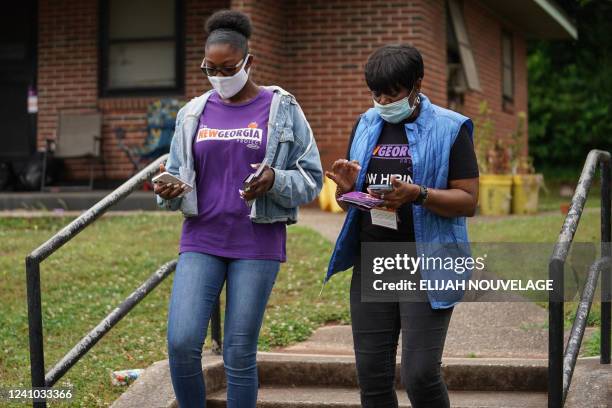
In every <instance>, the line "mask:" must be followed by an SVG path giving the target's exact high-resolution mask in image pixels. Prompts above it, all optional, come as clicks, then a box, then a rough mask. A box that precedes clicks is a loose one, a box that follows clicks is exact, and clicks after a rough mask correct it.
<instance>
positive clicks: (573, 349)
mask: <svg viewBox="0 0 612 408" xmlns="http://www.w3.org/2000/svg"><path fill="white" fill-rule="evenodd" d="M610 157H611V156H610V153H609V152H606V151H603V150H591V151H590V152H589V155H588V156H587V159H586V161H585V164H584V167H583V169H582V174H581V175H580V179H579V180H578V186H577V187H576V191H575V193H574V197H573V198H572V203H571V206H570V209H569V212H568V214H567V217H566V218H565V221H564V223H563V227H562V228H561V232H560V233H559V238H558V239H557V243H556V245H555V248H554V250H553V254H552V257H551V259H550V263H549V278H550V279H551V280H552V281H553V291H552V293H550V295H549V302H548V307H549V310H548V323H549V325H548V406H549V408H558V407H562V406H563V405H564V403H565V398H566V396H567V392H568V390H569V387H570V383H571V381H572V374H573V372H574V366H575V365H576V360H577V358H578V351H579V350H580V345H581V343H582V338H583V336H584V331H585V328H586V324H587V318H588V315H589V311H590V308H591V304H592V303H593V298H594V296H595V289H596V287H597V280H598V278H599V276H600V275H601V342H600V354H601V357H600V363H601V364H610V315H611V314H610V312H611V308H610V305H611V303H610V291H611V287H612V272H611V269H612V251H611V247H610V241H611V236H610V232H611V214H610V205H611V204H610V188H611V186H610V184H611V182H612V170H611V159H610ZM597 167H599V169H600V173H601V254H600V258H599V259H597V260H596V261H595V262H594V263H593V264H592V265H591V267H590V268H589V271H588V275H587V279H586V282H585V286H584V288H583V291H582V295H581V298H580V302H579V304H578V308H577V311H576V317H575V319H574V323H573V326H572V330H571V332H570V335H569V339H568V342H567V347H566V348H565V352H564V350H563V346H564V344H563V332H564V330H563V321H564V311H563V309H564V301H563V300H564V289H563V288H564V282H563V270H564V265H565V261H566V258H567V255H568V252H569V250H570V248H571V245H572V241H573V239H574V234H575V233H576V229H577V228H578V224H579V222H580V216H581V215H582V211H583V210H584V206H585V203H586V200H587V196H588V193H589V190H590V188H591V185H592V183H593V179H594V178H595V173H596V171H597Z"/></svg>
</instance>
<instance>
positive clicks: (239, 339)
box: [168, 252, 280, 408]
mask: <svg viewBox="0 0 612 408" xmlns="http://www.w3.org/2000/svg"><path fill="white" fill-rule="evenodd" d="M279 266H280V263H279V262H278V261H271V260H248V259H228V258H223V257H219V256H213V255H207V254H202V253H197V252H183V253H181V254H180V255H179V259H178V264H177V266H176V273H175V275H174V282H173V285H172V296H171V298H170V307H169V311H168V357H169V360H170V376H171V378H172V386H173V388H174V393H175V395H176V399H177V402H178V403H179V407H180V408H202V407H205V406H206V388H205V384H204V376H203V374H202V362H201V360H202V346H203V344H204V339H205V337H206V332H207V330H208V321H209V320H210V315H211V313H212V309H213V306H214V303H215V300H216V299H217V297H218V296H219V293H220V292H221V289H222V288H223V283H224V282H226V281H227V289H226V306H225V323H224V341H223V363H224V366H225V373H226V376H227V406H228V408H232V407H240V408H249V407H253V408H254V407H255V404H256V402H257V388H258V380H257V363H256V355H257V340H258V338H259V330H260V328H261V323H262V321H263V315H264V311H265V308H266V304H267V303H268V298H269V297H270V292H271V291H272V286H273V285H274V282H275V280H276V275H277V274H278V270H279Z"/></svg>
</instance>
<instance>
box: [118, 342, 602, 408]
mask: <svg viewBox="0 0 612 408" xmlns="http://www.w3.org/2000/svg"><path fill="white" fill-rule="evenodd" d="M257 360H258V372H259V381H260V384H261V387H260V392H259V402H258V405H257V406H258V407H263V408H280V407H282V408H306V407H307V408H313V407H325V408H351V407H359V406H360V404H359V388H358V385H357V378H356V373H355V361H354V358H352V357H350V356H334V355H304V354H288V353H268V352H259V353H258V356H257ZM398 363H399V362H398ZM546 363H547V361H546V360H543V359H514V358H513V359H499V358H498V359H492V358H482V359H481V358H445V359H444V360H443V363H442V370H443V376H444V379H445V381H446V384H447V386H448V388H449V393H450V399H451V405H452V406H453V407H466V408H467V407H526V408H529V407H545V406H546V405H547V401H546V398H547V394H546V380H547V369H546ZM202 368H203V370H204V375H205V377H206V388H207V392H208V398H209V402H210V404H209V405H208V406H209V407H213V408H214V407H225V401H226V399H225V398H226V379H225V371H224V369H223V361H222V360H221V357H220V356H217V355H212V354H210V352H206V354H205V355H204V358H203V360H202ZM396 377H397V379H398V381H397V383H396V387H397V388H396V389H397V395H398V398H399V401H400V406H401V407H408V406H410V405H409V403H408V399H407V396H406V393H405V391H404V390H403V389H402V388H401V385H400V380H399V373H397V375H396ZM609 401H612V368H611V367H610V366H609V365H600V364H599V361H598V359H597V358H580V359H579V360H578V363H577V366H576V371H575V372H574V377H573V379H572V387H571V388H570V392H569V394H568V399H567V403H566V408H584V407H589V408H591V407H592V408H595V407H597V408H607V407H609V405H608V402H609ZM133 407H158V408H162V407H163V408H178V405H177V403H176V399H175V397H174V392H173V389H172V384H171V381H170V372H169V367H168V360H163V361H159V362H157V363H155V364H153V365H152V366H151V367H149V368H148V369H146V370H145V371H144V372H143V373H142V375H141V376H140V377H139V378H138V380H136V381H135V382H134V383H133V384H132V385H131V386H130V387H129V388H128V389H127V390H126V392H125V393H123V395H121V396H120V397H119V398H118V399H117V400H116V401H115V402H114V403H113V404H112V405H111V408H133Z"/></svg>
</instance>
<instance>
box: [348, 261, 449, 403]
mask: <svg viewBox="0 0 612 408" xmlns="http://www.w3.org/2000/svg"><path fill="white" fill-rule="evenodd" d="M350 298H351V300H350V302H351V319H352V328H353V343H354V348H355V359H356V362H357V376H358V378H359V388H360V390H361V405H362V407H365V408H370V407H376V408H387V407H393V408H396V407H397V406H398V403H397V395H396V394H395V386H394V385H395V359H396V353H397V343H398V337H399V333H400V329H401V332H402V365H401V367H402V368H401V377H402V385H403V386H404V388H405V389H406V391H407V393H408V398H410V402H411V404H412V407H413V408H422V407H427V408H437V407H444V408H448V407H449V406H450V403H449V399H448V392H447V389H446V384H444V381H443V380H442V376H441V370H440V364H441V362H442V351H443V349H444V341H445V339H446V332H447V330H448V325H449V323H450V319H451V315H452V313H453V308H448V309H432V308H431V306H430V305H429V303H428V302H386V303H374V302H361V272H360V267H359V261H357V262H356V264H355V268H354V270H353V277H352V280H351V296H350Z"/></svg>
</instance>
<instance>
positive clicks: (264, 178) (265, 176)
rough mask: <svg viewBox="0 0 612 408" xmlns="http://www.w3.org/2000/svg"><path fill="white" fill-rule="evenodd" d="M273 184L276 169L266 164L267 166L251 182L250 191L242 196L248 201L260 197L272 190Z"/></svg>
mask: <svg viewBox="0 0 612 408" xmlns="http://www.w3.org/2000/svg"><path fill="white" fill-rule="evenodd" d="M273 184H274V170H272V169H271V168H270V166H268V165H267V164H266V168H265V169H264V170H263V171H262V173H261V175H260V176H259V177H258V178H257V179H255V181H253V182H252V183H251V184H249V187H248V191H245V192H244V193H243V194H242V198H244V199H245V200H246V201H251V200H252V199H254V198H257V197H260V196H262V195H264V194H265V193H266V192H267V191H268V190H270V189H271V188H272V185H273Z"/></svg>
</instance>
